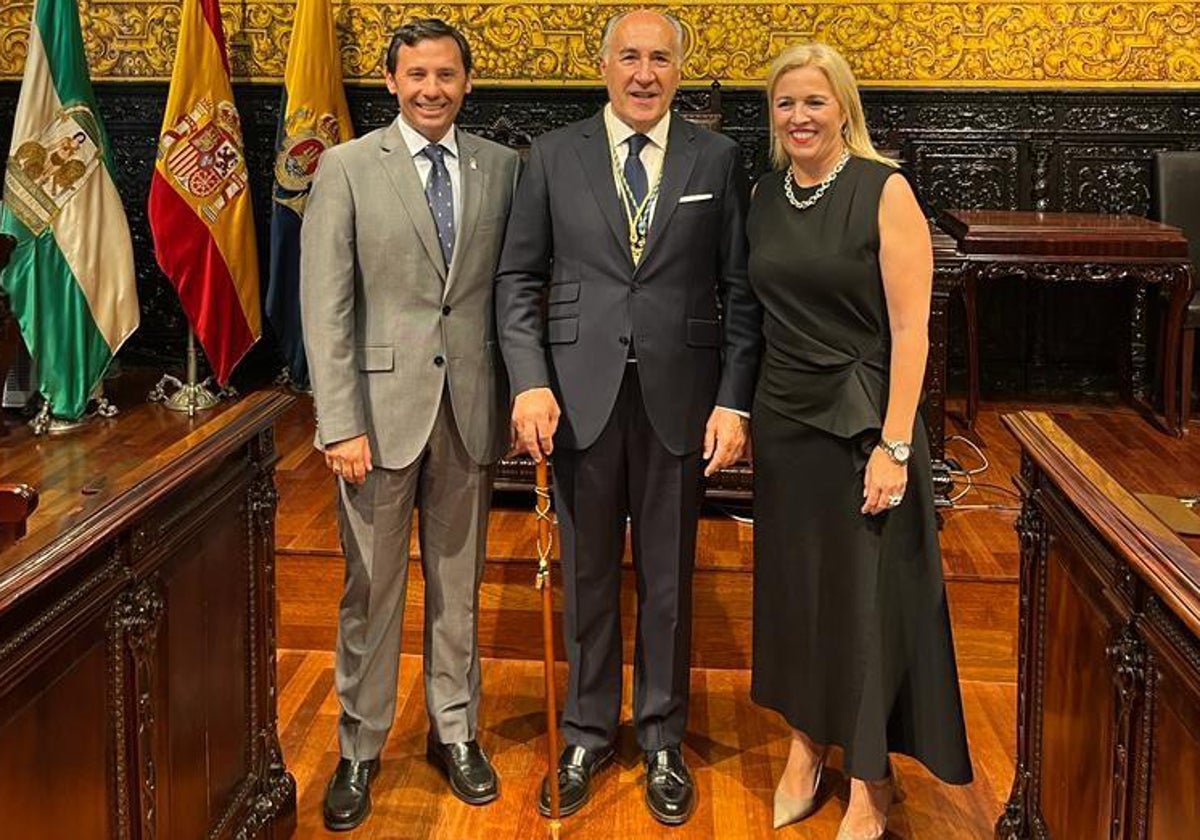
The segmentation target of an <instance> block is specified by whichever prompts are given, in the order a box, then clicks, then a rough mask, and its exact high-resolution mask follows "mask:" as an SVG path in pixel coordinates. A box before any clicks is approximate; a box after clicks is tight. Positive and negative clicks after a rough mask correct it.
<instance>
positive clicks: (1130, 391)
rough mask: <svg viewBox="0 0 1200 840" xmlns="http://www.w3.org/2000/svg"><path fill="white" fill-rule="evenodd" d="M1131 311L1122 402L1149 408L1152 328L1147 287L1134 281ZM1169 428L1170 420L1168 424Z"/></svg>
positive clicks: (1139, 281)
mask: <svg viewBox="0 0 1200 840" xmlns="http://www.w3.org/2000/svg"><path fill="white" fill-rule="evenodd" d="M1131 295H1132V298H1131V301H1130V308H1129V355H1128V356H1127V357H1126V360H1125V363H1124V364H1123V365H1122V366H1121V367H1122V370H1121V373H1122V377H1121V380H1122V381H1121V398H1122V399H1123V400H1124V401H1125V402H1127V403H1129V404H1131V405H1138V404H1142V405H1148V404H1149V399H1148V395H1147V387H1146V379H1147V376H1146V366H1147V361H1148V356H1149V353H1148V351H1147V349H1146V332H1147V329H1148V326H1149V318H1148V308H1147V307H1148V304H1147V290H1146V283H1145V282H1144V281H1143V280H1142V279H1141V278H1140V277H1136V276H1135V277H1134V278H1133V289H1132V291H1131ZM1167 423H1168V425H1170V419H1169V418H1168V421H1167Z"/></svg>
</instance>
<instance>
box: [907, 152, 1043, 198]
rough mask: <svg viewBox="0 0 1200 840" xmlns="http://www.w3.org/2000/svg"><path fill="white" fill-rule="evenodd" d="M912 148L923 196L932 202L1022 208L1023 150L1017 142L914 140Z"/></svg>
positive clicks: (916, 173)
mask: <svg viewBox="0 0 1200 840" xmlns="http://www.w3.org/2000/svg"><path fill="white" fill-rule="evenodd" d="M912 149H913V150H912V170H913V174H914V176H915V177H916V181H917V183H918V184H920V187H921V197H922V198H924V199H925V201H927V202H928V203H930V204H932V205H933V206H935V207H955V208H958V209H962V210H1017V209H1019V208H1020V204H1021V202H1020V197H1019V192H1020V171H1019V168H1018V164H1019V158H1020V150H1019V148H1018V147H1017V145H1016V144H1015V143H999V144H997V143H990V142H986V141H981V142H975V143H938V142H929V143H926V142H915V143H913V144H912Z"/></svg>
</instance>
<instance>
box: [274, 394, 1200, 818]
mask: <svg viewBox="0 0 1200 840" xmlns="http://www.w3.org/2000/svg"><path fill="white" fill-rule="evenodd" d="M1020 408H1039V409H1043V410H1048V411H1051V412H1052V413H1053V415H1054V418H1055V420H1056V421H1057V422H1058V423H1060V425H1062V426H1063V427H1064V428H1066V429H1067V430H1068V432H1070V433H1071V434H1072V435H1073V436H1075V437H1076V439H1077V440H1079V441H1080V442H1081V443H1083V444H1084V445H1085V446H1086V447H1087V448H1088V449H1089V451H1091V452H1093V454H1097V455H1103V456H1104V457H1103V458H1102V459H1101V460H1102V461H1103V462H1104V463H1105V464H1106V466H1108V467H1109V468H1110V470H1111V471H1112V473H1113V475H1114V477H1116V478H1117V479H1118V480H1120V481H1121V482H1123V483H1125V484H1126V485H1127V486H1129V487H1130V488H1132V489H1134V490H1141V489H1147V488H1149V489H1155V490H1158V491H1159V492H1163V491H1166V492H1172V493H1180V494H1183V493H1187V492H1191V493H1194V492H1196V487H1195V486H1194V485H1195V482H1196V480H1197V478H1196V477H1197V476H1200V426H1197V425H1194V426H1193V428H1192V433H1191V434H1190V435H1189V436H1188V437H1187V438H1185V439H1183V440H1175V439H1171V438H1168V437H1166V436H1165V435H1163V434H1161V433H1160V432H1158V431H1156V430H1155V429H1154V428H1153V427H1151V426H1150V425H1149V424H1148V423H1147V422H1146V421H1145V420H1144V419H1143V418H1142V417H1141V416H1140V415H1138V414H1137V413H1136V412H1134V411H1133V410H1131V409H1128V408H1124V407H1121V406H1096V405H1091V406H1046V405H1037V406H1031V405H1028V404H1012V403H1009V404H989V405H985V406H984V410H983V411H982V413H981V415H980V417H979V419H978V422H977V426H976V429H975V431H974V432H973V433H971V439H972V440H973V442H974V443H975V444H977V445H978V446H979V447H980V448H981V450H982V452H983V453H984V454H985V455H986V457H987V458H988V459H989V461H990V463H991V468H990V469H989V470H988V472H987V473H986V474H984V475H981V476H979V477H978V479H977V480H978V481H980V482H983V483H986V484H987V485H989V486H986V487H978V488H976V489H975V490H973V491H972V492H971V493H970V494H968V495H966V496H965V497H964V498H963V499H962V503H963V505H970V506H971V507H963V508H960V509H957V510H952V511H948V512H946V513H945V527H944V529H943V531H942V534H941V541H942V550H943V556H944V560H945V573H946V580H947V586H948V591H949V594H950V600H951V604H952V611H953V612H954V616H955V617H954V620H955V633H956V641H957V642H958V643H959V661H960V668H963V666H964V664H968V668H967V670H968V672H969V673H968V676H970V675H971V673H974V674H978V675H983V676H980V678H979V680H973V679H967V680H964V681H963V683H962V691H963V699H964V702H965V708H966V716H967V731H968V738H969V741H970V744H971V751H972V759H973V762H974V767H975V781H974V783H973V784H971V785H969V786H965V787H957V788H956V787H950V786H947V785H943V784H940V783H938V782H937V781H936V780H934V779H933V777H932V776H931V775H930V774H929V773H927V772H926V771H925V770H924V769H923V768H921V767H920V766H919V765H918V764H917V763H916V762H914V761H912V760H909V759H905V758H898V759H897V767H898V770H899V773H900V777H901V780H902V785H903V787H904V788H905V790H906V791H907V793H908V798H907V799H906V801H905V802H904V803H903V804H901V805H898V806H896V807H895V808H894V809H893V812H892V821H891V823H890V833H889V837H891V838H893V840H898V838H903V840H959V838H986V837H991V836H992V827H993V825H994V823H995V820H996V818H997V816H998V815H999V813H1000V811H1001V810H1002V808H1003V805H1004V802H1005V800H1006V799H1007V797H1008V794H1009V790H1010V786H1011V784H1012V778H1013V765H1014V761H1015V758H1014V749H1015V741H1016V734H1015V729H1016V723H1015V719H1016V686H1015V685H1014V684H1013V682H1011V674H1012V673H1013V669H1012V667H1011V664H1012V662H1013V661H1015V660H1014V658H1013V657H1014V652H1015V648H1014V645H1015V600H1016V580H1017V569H1018V545H1017V539H1016V534H1015V533H1014V531H1013V523H1014V521H1015V518H1016V513H1015V510H1014V509H1013V506H1014V504H1015V499H1014V497H1013V494H1012V492H1011V491H1012V487H1013V484H1012V477H1013V476H1014V475H1015V474H1016V472H1017V471H1018V468H1019V464H1018V453H1017V450H1016V447H1015V444H1014V442H1013V440H1012V438H1011V436H1009V435H1008V433H1007V432H1006V431H1005V430H1004V429H1003V427H1002V426H1001V423H1000V416H1001V414H1003V413H1004V412H1006V411H1014V410H1017V409H1020ZM292 415H293V416H292V417H291V418H290V421H285V422H284V423H283V424H281V425H280V427H279V429H278V437H277V443H278V447H279V451H280V454H281V456H282V460H281V462H280V463H279V465H278V472H277V483H278V486H279V489H280V494H281V503H280V509H279V521H278V528H277V548H278V550H279V554H280V575H281V601H282V603H281V610H284V611H285V614H284V616H283V629H282V632H283V633H284V641H285V643H287V641H288V639H289V638H290V639H299V640H302V641H300V642H293V644H300V645H302V646H303V647H306V648H314V649H318V650H311V651H310V650H284V651H281V655H280V660H279V674H280V698H279V713H280V731H281V733H282V736H283V747H284V753H285V756H286V759H287V763H288V766H289V768H290V769H291V771H292V772H293V773H294V774H295V776H296V779H297V782H298V785H299V797H300V801H299V811H300V814H299V829H298V831H297V834H296V836H297V837H298V838H310V837H324V836H330V835H328V833H327V832H325V830H324V829H323V827H322V825H321V802H322V797H323V794H324V787H325V783H326V780H327V779H328V777H329V774H330V773H331V772H332V770H333V767H334V765H335V764H336V762H337V758H338V748H337V733H336V719H337V711H338V706H337V698H336V696H335V695H334V693H333V657H332V654H331V653H329V652H327V651H328V650H329V647H330V646H331V643H332V641H331V640H332V622H333V618H334V616H335V614H336V612H335V611H336V588H337V584H338V581H339V580H340V574H341V573H340V570H339V567H340V562H339V557H338V555H339V553H340V552H339V547H338V543H337V531H336V518H335V513H334V506H333V505H334V495H333V487H332V482H331V481H330V478H329V475H328V473H327V472H326V471H325V468H324V466H323V464H322V462H321V458H320V455H319V454H317V453H316V452H314V450H313V449H312V447H311V439H312V431H311V429H312V427H311V406H310V405H308V404H307V403H306V401H300V402H298V404H297V408H296V409H295V410H294V411H293V413H292ZM949 431H950V432H951V433H955V432H957V433H960V434H961V433H963V430H962V429H961V428H957V427H956V426H955V424H954V423H953V422H951V424H950V428H949ZM947 451H948V453H949V454H950V455H952V456H954V457H955V458H957V459H959V460H960V461H962V462H963V465H964V466H975V465H976V463H977V460H976V458H975V454H974V453H973V452H972V451H971V449H970V448H969V447H968V446H967V445H966V444H964V443H963V442H961V441H952V442H951V443H950V444H949V445H948V447H947ZM1164 476H1165V477H1166V480H1165V481H1164ZM534 533H535V531H534V526H533V520H532V517H531V515H530V514H529V512H528V510H526V509H521V508H518V507H512V508H507V509H506V508H504V507H498V508H495V509H493V513H492V521H491V528H490V532H489V542H488V561H489V567H492V565H493V564H495V566H496V569H495V571H493V572H492V573H491V574H492V575H493V577H494V579H493V578H489V581H491V582H490V583H485V587H486V586H491V587H493V588H495V590H496V592H497V593H500V594H501V595H502V603H500V605H499V606H500V607H502V609H498V611H497V612H498V615H500V616H501V617H502V618H503V619H504V620H503V621H497V622H494V626H493V625H492V624H489V625H488V627H489V633H490V634H491V636H492V637H493V638H492V639H491V642H492V644H493V645H494V646H500V645H501V643H505V642H506V640H508V639H510V638H511V636H512V633H513V628H514V627H518V626H519V627H521V628H525V627H526V624H520V625H517V624H510V623H506V622H509V621H511V620H512V617H513V616H520V615H521V614H522V610H527V611H528V612H529V616H530V622H528V623H527V625H528V627H529V628H530V629H531V630H532V632H533V634H534V635H535V636H536V634H537V630H536V628H537V627H538V626H539V625H538V624H537V623H536V621H537V619H536V610H537V604H536V598H535V597H534V596H533V595H532V594H529V595H528V596H527V597H526V596H525V594H524V593H525V590H526V589H528V588H529V587H528V583H529V581H528V580H527V578H530V576H531V575H530V570H531V565H530V564H531V562H532V558H533V557H534V556H535V555H534V538H535V537H534ZM752 536H753V533H752V528H751V527H750V526H749V525H745V524H742V523H738V522H735V521H734V520H732V519H730V518H728V517H725V516H723V515H721V514H720V513H719V512H717V513H714V514H713V515H710V516H706V518H705V519H704V521H702V523H701V534H700V547H699V550H698V553H697V568H698V570H700V571H704V572H708V573H711V574H712V575H713V576H714V579H716V580H724V579H728V580H735V581H736V580H740V579H741V578H742V576H741V575H740V574H737V573H740V572H749V571H750V569H751V568H752V546H753V542H752ZM331 564H332V565H331ZM527 566H528V567H529V568H526V567H527ZM414 568H416V567H414ZM289 569H293V570H294V571H292V572H289ZM509 569H511V571H508V570H509ZM731 573H732V574H731ZM721 575H725V578H721V577H720V576H721ZM747 579H748V575H747ZM722 587H725V589H722ZM288 590H290V592H289V591H288ZM489 591H490V590H489ZM747 591H748V590H747ZM718 596H719V597H720V598H722V599H726V600H724V601H721V603H725V604H736V603H740V601H739V600H738V599H739V598H740V599H741V600H742V601H744V600H746V596H747V593H746V592H741V590H737V589H729V588H728V587H727V586H726V585H725V584H714V598H716V597H718ZM411 600H412V599H411V598H410V601H411ZM526 600H528V601H529V603H528V604H526V603H525V601H526ZM414 606H418V605H415V604H413V603H410V604H409V610H408V613H414V615H412V616H411V617H410V616H409V615H408V614H406V634H407V636H408V637H409V639H411V640H412V641H413V642H414V646H413V648H411V649H419V644H420V642H419V639H420V631H419V627H420V624H419V621H420V619H419V617H418V616H417V615H416V614H415V613H416V610H415V609H414ZM410 618H411V621H410ZM734 618H736V619H737V620H738V621H740V622H741V623H736V622H733V619H734ZM745 618H746V617H745V616H741V615H740V613H739V615H738V616H730V617H726V619H725V623H724V624H720V623H718V624H716V625H712V626H714V627H718V628H723V629H721V631H720V633H718V635H719V636H722V637H724V636H727V635H729V633H730V631H731V628H738V629H737V632H736V633H734V635H735V636H737V637H740V636H742V635H744V633H743V632H742V631H743V630H746V629H748V623H747V622H746V621H744V620H743V619H745ZM730 622H733V623H730ZM289 628H291V629H289ZM522 632H524V630H522ZM713 632H716V631H714V630H712V629H711V628H708V626H707V625H705V623H704V621H703V620H702V619H697V622H696V627H695V630H694V634H693V636H694V646H695V647H698V648H699V647H700V646H702V645H710V646H711V645H713V644H714V642H713V640H711V639H708V638H707V637H706V635H705V634H706V633H709V634H711V633H713ZM482 635H483V634H482V633H481V637H482ZM714 638H715V637H714ZM318 641H319V642H320V643H317V642H318ZM326 641H328V642H329V643H330V644H329V645H326V644H324V643H325V642H326ZM534 642H536V639H535V640H534ZM531 644H533V643H532V642H531ZM715 644H717V645H720V644H727V642H723V641H721V640H717V641H716V642H715ZM408 649H410V648H409V647H408V646H407V645H406V650H408ZM485 649H487V648H486V647H485ZM743 654H744V652H743ZM502 655H505V656H507V655H508V654H507V653H505V654H502ZM973 660H978V661H986V662H993V661H1005V662H1009V667H1008V668H1007V669H997V668H994V667H991V666H988V667H979V666H976V667H974V668H971V667H970V666H969V663H970V662H971V661H973ZM627 661H628V660H627ZM993 673H996V674H1006V675H1008V676H1006V677H1004V678H998V679H997V681H994V682H987V681H981V680H990V679H992V676H990V674H993ZM557 677H558V682H559V686H560V688H559V691H560V697H561V696H562V692H563V689H564V687H565V677H566V670H565V666H562V665H560V666H559V670H558V674H557ZM483 679H484V699H483V705H482V709H481V727H482V728H481V732H480V740H481V742H482V743H483V745H484V747H485V748H486V749H487V750H488V751H489V753H490V754H491V755H492V756H493V758H494V761H495V765H496V767H497V769H498V771H499V773H500V776H501V780H502V781H501V797H500V799H499V800H498V801H497V802H495V803H493V804H492V805H490V806H487V807H484V808H471V807H470V806H467V805H464V804H462V803H460V802H459V801H458V800H456V799H454V798H453V797H451V796H450V795H449V794H448V792H447V791H446V788H445V784H444V782H443V781H442V779H441V777H440V776H439V775H438V774H437V772H436V771H435V770H433V769H432V768H431V767H430V766H429V765H428V764H427V763H426V761H425V758H424V749H425V746H424V745H425V732H426V727H427V723H426V717H425V710H424V700H423V692H422V689H421V680H420V659H419V657H415V656H409V655H406V656H405V657H404V658H403V663H402V671H401V681H400V683H401V684H400V688H399V691H398V706H397V719H396V724H395V726H394V728H393V730H392V736H391V739H390V741H389V743H388V746H387V748H386V750H385V752H384V755H383V760H384V763H383V769H382V773H381V775H380V777H379V779H378V780H377V782H376V784H375V787H374V791H375V808H374V815H373V816H372V818H371V819H370V820H369V821H368V822H367V823H366V824H365V825H364V826H363V827H362V828H360V829H359V830H358V831H356V832H353V833H351V834H349V835H346V836H348V837H350V838H355V839H356V840H357V838H372V840H374V839H375V838H380V839H382V838H387V840H392V839H393V838H403V840H409V839H410V838H422V839H423V840H424V838H438V840H465V839H466V838H487V840H508V838H541V837H545V836H547V834H546V823H545V820H543V819H542V818H541V817H540V816H538V814H537V811H536V808H535V804H534V797H535V795H536V792H537V789H538V786H539V785H540V783H541V777H542V774H543V772H544V769H545V758H544V749H545V741H544V732H545V725H544V719H543V714H544V712H543V706H542V696H543V695H542V671H541V664H540V662H537V661H531V660H529V659H485V660H484V666H483ZM625 682H626V695H627V696H626V708H625V712H624V719H625V720H626V721H628V719H629V699H628V695H629V691H630V682H631V677H630V675H629V672H628V669H627V671H626V678H625ZM787 739H788V734H787V729H786V727H785V726H784V725H783V723H782V722H781V721H780V719H779V718H777V717H776V716H774V715H773V714H771V713H769V712H766V711H763V710H762V709H759V708H758V707H757V706H755V705H754V704H753V703H751V702H750V698H749V673H748V672H747V671H745V670H735V669H731V670H723V669H703V668H693V670H692V703H691V719H690V721H689V727H688V736H687V738H686V740H685V742H684V748H685V754H686V757H687V760H688V763H689V766H690V767H691V769H692V771H693V773H694V775H695V777H696V780H697V784H698V786H699V790H700V797H701V798H700V808H699V810H698V812H697V813H696V815H695V816H694V817H693V819H692V820H691V821H690V822H689V823H688V824H687V825H686V826H684V827H682V828H677V829H667V828H664V827H661V826H659V825H658V824H657V823H656V822H654V820H653V819H652V818H651V817H650V816H649V814H648V813H647V811H646V808H645V805H644V803H643V801H642V790H643V788H642V776H643V772H642V769H641V763H640V756H639V753H638V749H637V745H636V741H635V739H634V736H633V731H632V729H631V728H630V727H629V726H626V727H624V728H623V729H622V734H621V738H620V745H619V756H620V758H619V761H618V764H617V767H616V768H614V769H610V770H606V771H605V774H604V775H603V776H602V777H601V779H600V781H599V783H598V788H597V791H596V795H595V797H594V799H593V801H592V802H591V803H589V804H588V805H587V806H586V807H585V808H584V810H583V811H582V812H580V813H579V814H577V815H576V816H574V817H571V818H569V819H568V820H566V821H564V825H563V833H562V836H563V837H564V838H575V837H578V838H585V837H586V838H603V839H604V840H609V839H610V838H613V839H614V840H617V839H619V840H626V838H630V840H632V838H672V840H675V838H678V839H679V840H684V838H689V839H690V838H719V839H720V840H742V838H772V837H779V838H809V840H822V839H823V838H833V837H834V835H835V833H836V831H837V825H838V823H839V821H840V819H841V816H842V813H843V811H844V808H845V784H844V779H842V777H841V776H840V775H839V774H837V773H829V774H827V776H829V777H830V778H829V779H828V784H827V785H826V792H827V793H828V794H829V799H828V800H827V801H826V802H825V804H824V805H823V806H822V808H821V809H820V811H819V812H818V813H817V814H815V815H814V816H813V817H812V818H811V819H809V820H807V821H805V823H803V824H802V825H800V826H792V827H789V828H787V829H786V830H784V831H780V832H774V831H772V829H771V813H770V809H771V794H772V791H773V788H774V784H775V781H776V777H777V776H778V774H779V772H780V771H781V770H782V768H783V764H784V760H785V756H786V751H787V742H788V741H787ZM833 764H834V767H836V766H838V757H837V756H836V755H835V757H834V759H833Z"/></svg>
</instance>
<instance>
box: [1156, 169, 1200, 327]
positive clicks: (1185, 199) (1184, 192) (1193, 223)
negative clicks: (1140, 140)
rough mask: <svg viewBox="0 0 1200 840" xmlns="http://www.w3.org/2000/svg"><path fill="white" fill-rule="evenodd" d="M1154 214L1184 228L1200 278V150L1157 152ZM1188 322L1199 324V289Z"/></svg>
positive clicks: (1163, 220) (1190, 308) (1189, 310)
mask: <svg viewBox="0 0 1200 840" xmlns="http://www.w3.org/2000/svg"><path fill="white" fill-rule="evenodd" d="M1154 216H1155V218H1156V219H1158V221H1160V222H1166V223H1167V224H1169V225H1174V226H1175V227H1177V228H1179V229H1181V230H1182V231H1183V235H1184V236H1186V237H1187V240H1188V251H1189V253H1190V254H1191V257H1192V266H1193V267H1194V270H1195V271H1196V276H1197V278H1200V152H1158V153H1156V154H1155V155H1154ZM1187 326H1188V328H1192V329H1194V328H1197V327H1200V289H1198V290H1197V291H1196V292H1195V293H1194V294H1193V295H1192V302H1191V305H1190V306H1189V307H1188V316H1187Z"/></svg>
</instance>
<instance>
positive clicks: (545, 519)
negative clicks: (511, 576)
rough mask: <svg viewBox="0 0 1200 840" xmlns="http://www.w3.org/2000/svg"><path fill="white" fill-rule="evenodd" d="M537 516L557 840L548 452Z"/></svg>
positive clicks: (549, 773) (549, 772)
mask: <svg viewBox="0 0 1200 840" xmlns="http://www.w3.org/2000/svg"><path fill="white" fill-rule="evenodd" d="M533 483H534V486H533V492H534V494H535V495H536V497H537V501H536V503H535V505H534V512H535V516H536V517H537V553H538V570H537V588H538V589H540V590H542V654H543V657H544V662H543V664H544V666H545V671H546V768H547V769H546V778H547V779H548V780H549V782H550V837H551V838H552V840H558V832H559V829H560V828H561V827H562V822H561V821H560V819H559V812H558V809H559V803H558V708H557V707H558V703H557V698H556V697H555V692H554V586H553V584H552V582H551V579H550V554H551V549H552V548H553V546H554V532H553V531H552V530H551V529H552V527H553V523H552V522H551V521H550V478H549V470H548V468H547V464H546V457H545V455H543V456H542V458H541V460H539V461H538V462H537V466H536V469H535V473H534V479H533Z"/></svg>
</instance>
